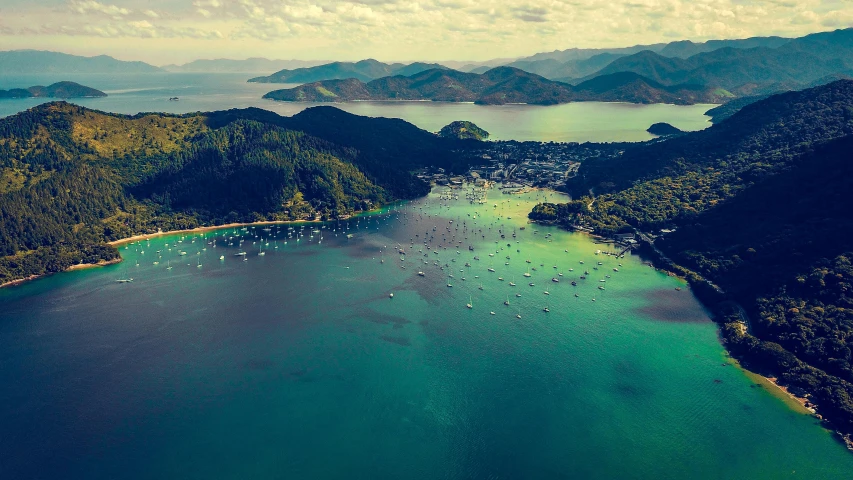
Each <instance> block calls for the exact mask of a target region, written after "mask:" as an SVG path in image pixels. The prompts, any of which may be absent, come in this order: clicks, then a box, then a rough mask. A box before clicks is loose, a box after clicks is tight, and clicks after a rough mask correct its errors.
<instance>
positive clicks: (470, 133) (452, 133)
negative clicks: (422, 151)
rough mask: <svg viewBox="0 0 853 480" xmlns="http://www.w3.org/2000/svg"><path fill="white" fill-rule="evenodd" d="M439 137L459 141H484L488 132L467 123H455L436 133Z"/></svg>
mask: <svg viewBox="0 0 853 480" xmlns="http://www.w3.org/2000/svg"><path fill="white" fill-rule="evenodd" d="M438 136H439V137H444V138H456V139H459V140H485V139H487V138H489V132H487V131H485V130H483V129H482V128H480V127H478V126H477V125H474V123H472V122H468V121H455V122H452V123H450V124H448V125H445V126H444V127H442V129H441V130H439V131H438Z"/></svg>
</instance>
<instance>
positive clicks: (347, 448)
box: [0, 191, 853, 479]
mask: <svg viewBox="0 0 853 480" xmlns="http://www.w3.org/2000/svg"><path fill="white" fill-rule="evenodd" d="M545 195H546V194H544V193H538V194H537V193H531V194H527V195H526V196H523V197H517V196H505V195H500V194H499V193H497V192H495V191H490V192H489V199H488V200H487V202H486V203H485V204H483V205H480V204H475V205H472V204H469V203H468V202H466V201H465V199H464V197H463V198H460V199H459V200H451V201H441V200H440V199H439V196H440V194H439V193H438V192H434V193H433V194H431V195H430V196H429V197H428V198H426V199H423V200H421V201H417V202H413V203H411V204H408V205H406V206H401V207H398V208H396V209H394V210H392V211H391V212H386V213H383V214H380V215H373V216H369V217H361V218H358V219H352V220H349V221H347V222H340V223H331V224H327V225H326V226H325V228H321V227H320V226H316V228H317V229H318V230H319V232H316V233H314V232H312V229H313V228H315V226H305V227H304V230H302V231H303V234H304V236H302V237H300V238H299V241H296V239H295V238H294V237H291V238H288V226H283V227H280V228H276V227H271V230H270V231H269V232H267V231H264V230H262V229H261V227H257V228H254V229H252V228H248V229H247V230H246V231H245V232H242V231H240V230H235V229H229V230H227V231H224V232H223V231H220V232H208V233H206V234H205V237H204V238H201V237H200V236H197V237H193V236H192V235H183V236H181V235H178V236H167V237H160V238H156V239H153V240H151V242H150V244H149V242H142V243H140V244H135V245H128V246H126V247H122V248H121V253H122V256H123V257H124V259H125V261H124V262H123V264H121V265H114V266H110V267H106V268H101V269H93V270H87V271H76V272H71V273H66V274H60V275H56V276H53V277H50V278H46V279H42V280H38V281H36V282H32V283H29V284H26V285H24V286H21V287H16V288H10V289H3V290H2V291H0V384H2V385H3V386H4V388H3V389H2V390H0V406H2V408H0V432H3V434H2V435H0V459H2V462H0V478H63V479H78V478H79V479H100V478H124V479H137V478H138V479H149V478H183V479H195V478H198V479H226V478H321V479H322V478H342V477H346V478H371V479H376V478H413V479H421V478H422V479H435V478H454V479H455V478H459V479H463V478H464V479H469V478H482V479H487V478H488V479H497V478H506V479H517V478H543V479H550V478H554V479H557V478H585V479H614V478H620V479H625V478H627V479H661V478H664V479H666V478H671V479H684V478H691V479H720V478H731V479H741V478H751V479H762V478H767V479H778V478H799V479H836V478H837V479H848V478H850V472H853V456H851V455H850V454H849V453H848V452H847V451H846V450H845V449H844V448H843V447H842V446H841V445H840V444H838V443H837V442H835V441H834V440H833V439H832V438H831V436H830V434H829V433H828V432H826V431H825V430H823V429H822V428H820V427H819V426H818V425H817V422H816V420H815V419H814V418H813V417H809V416H806V415H803V414H801V413H798V412H796V411H793V410H791V409H789V408H788V407H787V406H786V405H785V404H784V403H783V402H782V401H780V400H779V399H778V398H776V397H774V396H773V395H771V394H770V393H769V392H767V391H765V390H764V389H762V388H760V387H757V386H756V385H755V384H754V383H753V382H752V381H750V380H749V379H748V378H747V376H746V375H745V374H744V373H743V372H742V371H741V370H738V369H737V368H736V367H734V366H730V365H728V362H727V359H726V356H725V353H724V350H723V348H722V347H721V345H720V343H719V340H718V336H717V328H716V327H715V325H714V324H713V323H712V322H711V321H710V320H709V319H708V316H707V313H706V312H705V311H704V310H703V308H702V307H701V305H700V304H699V303H698V302H697V301H696V300H695V298H694V297H693V296H692V295H691V294H690V292H689V291H688V290H682V291H676V290H675V288H676V287H682V288H684V287H685V285H683V284H682V283H681V282H680V281H679V280H677V279H674V278H671V277H667V276H666V275H663V274H661V273H659V272H657V271H655V270H654V269H651V268H649V267H648V266H645V265H643V264H642V262H641V261H640V260H639V259H637V258H635V257H631V256H627V257H626V258H623V259H618V258H615V257H613V256H607V255H596V254H595V252H596V250H599V249H601V250H605V251H607V250H610V249H611V248H610V247H608V246H606V245H596V244H595V243H593V242H592V241H591V240H590V238H589V237H587V236H584V235H579V234H571V233H567V232H562V231H559V230H557V229H553V228H549V227H539V226H532V225H526V223H525V214H526V213H527V212H529V211H530V208H531V206H532V204H533V203H534V202H536V201H537V200H542V199H544V196H545ZM547 195H552V194H547ZM549 199H550V200H558V199H559V198H558V197H557V196H555V195H552V196H550V197H549ZM495 204H497V205H498V206H497V207H494V206H493V205H495ZM510 217H511V218H510ZM451 221H452V222H453V223H450V222H451ZM523 226H524V227H526V228H525V230H521V227H523ZM293 228H295V231H296V232H299V231H300V229H302V228H303V227H302V226H300V225H296V226H294V227H293ZM513 233H515V235H516V236H515V237H512V234H513ZM312 235H313V237H312ZM347 235H352V237H351V238H348V237H347ZM500 235H504V237H505V238H501V237H500ZM256 236H257V238H256ZM229 237H233V238H229ZM240 237H242V238H245V239H246V240H245V242H244V243H243V244H242V245H239V244H238V243H237V242H238V241H239V240H238V238H240ZM466 237H467V238H466ZM262 239H263V240H262ZM425 240H426V242H427V244H428V245H429V246H430V249H427V248H426V246H425V245H424V244H423V242H424V241H425ZM214 241H215V247H214V245H213V244H209V243H208V242H214ZM285 241H287V243H286V244H285V243H284V242H285ZM460 241H461V243H456V242H460ZM229 242H230V243H234V245H228V243H229ZM252 242H256V243H254V244H253V243H252ZM267 242H269V245H265V244H266V243H267ZM166 244H168V246H167V245H166ZM398 244H399V245H400V246H401V247H402V249H403V250H404V252H405V254H400V253H398V252H397V251H396V248H395V246H397V245H398ZM507 244H509V245H507ZM469 246H470V247H472V248H473V249H474V250H473V251H471V250H469V249H468V247H469ZM276 247H278V248H276ZM444 247H447V248H446V249H445V248H444ZM262 249H263V251H265V252H266V254H265V255H264V256H259V255H258V254H259V253H260V252H261V251H262ZM157 250H160V252H161V253H160V254H158V253H156V252H157ZM241 251H245V252H246V253H247V260H246V261H242V257H239V256H235V254H236V253H240V252H241ZM435 251H438V253H437V254H436V253H433V252H435ZM457 251H458V253H457ZM179 252H185V253H186V255H180V253H179ZM489 253H493V254H494V256H489ZM475 255H476V256H478V257H479V258H480V260H474V259H473V257H474V256H475ZM220 256H224V260H219V257H220ZM507 256H509V257H510V258H509V259H507V258H506V257H507ZM527 260H530V263H527V262H526V261H527ZM155 261H156V262H158V264H157V265H154V262H155ZM424 261H426V262H427V263H426V264H425V263H424ZM581 261H583V262H584V263H583V264H581V263H580V262H581ZM466 262H468V263H470V264H471V267H465V266H464V264H465V263H466ZM599 262H601V265H598V263H599ZM436 263H437V264H438V265H436ZM506 263H509V265H506ZM137 264H138V266H137ZM620 264H621V265H620ZM198 265H201V266H200V267H199V266H198ZM167 266H171V267H172V268H171V269H167ZM554 266H556V267H557V268H553V267H554ZM403 267H406V268H403ZM441 267H444V269H441ZM489 268H492V269H494V270H495V272H489V270H488V269H489ZM534 268H535V270H533V269H534ZM614 269H617V270H618V271H614ZM585 270H588V271H589V272H590V274H589V275H585V276H586V277H587V279H586V280H580V278H579V277H580V276H581V275H582V274H583V272H584V271H585ZM419 271H422V272H423V273H424V276H419V275H418V272H419ZM527 272H530V274H531V276H530V278H527V277H524V273H527ZM560 273H562V274H563V275H562V276H560V275H559V274H560ZM451 274H452V275H453V277H452V278H451V277H449V275H451ZM608 276H609V278H608ZM129 277H132V278H133V279H134V280H133V282H132V283H125V284H120V283H116V281H115V280H116V279H121V278H129ZM463 277H464V278H465V280H462V278H463ZM477 277H479V278H477ZM498 277H503V279H504V280H503V281H500V280H499V279H498ZM552 278H557V279H558V280H560V282H559V283H557V282H552V281H551V279H552ZM572 280H574V281H576V282H577V283H578V286H577V287H573V286H572V285H571V281H572ZM600 280H605V281H604V282H600ZM509 282H514V283H516V284H517V286H515V287H512V286H510V285H509ZM530 282H532V283H534V286H532V287H531V286H528V283H530ZM448 283H450V284H451V285H453V286H452V287H448V286H447V284H448ZM481 285H482V287H483V289H482V290H480V289H479V288H478V287H479V286H481ZM599 286H602V287H604V290H601V289H599V288H598V287H599ZM545 291H548V292H549V295H545V294H544V292H545ZM391 293H393V294H394V298H393V299H391V298H390V297H389V294H391ZM517 293H518V294H521V295H522V296H521V297H516V296H515V295H516V294H517ZM575 294H577V296H575ZM593 298H594V299H595V301H593ZM507 300H508V301H509V302H510V305H509V306H506V305H504V304H503V303H504V301H507ZM469 302H470V303H471V304H472V307H473V308H470V309H469V308H466V304H467V303H469ZM544 307H548V308H549V309H550V312H548V313H546V312H544V311H543V308H544ZM492 311H493V312H495V315H491V314H490V312H492ZM516 315H521V317H522V318H521V319H519V318H516Z"/></svg>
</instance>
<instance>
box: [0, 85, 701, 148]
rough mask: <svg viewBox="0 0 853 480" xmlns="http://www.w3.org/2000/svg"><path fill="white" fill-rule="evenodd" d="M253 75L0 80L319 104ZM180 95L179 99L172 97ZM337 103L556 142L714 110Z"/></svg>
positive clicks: (253, 103)
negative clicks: (280, 96) (272, 95)
mask: <svg viewBox="0 0 853 480" xmlns="http://www.w3.org/2000/svg"><path fill="white" fill-rule="evenodd" d="M252 76H254V75H253V74H248V73H247V74H199V73H193V74H179V73H172V74H148V75H68V74H66V75H56V74H52V75H51V76H10V75H7V76H2V74H0V89H8V88H16V87H17V88H20V87H28V86H31V85H36V84H42V85H44V84H50V83H53V82H57V81H60V80H71V81H75V82H78V83H80V84H83V85H86V86H90V87H93V88H97V89H99V90H102V91H104V92H106V93H107V94H108V95H109V96H108V97H105V98H89V99H85V98H84V99H74V100H72V102H73V103H76V104H79V105H82V106H85V107H89V108H93V109H96V110H102V111H106V112H113V113H123V114H130V115H133V114H136V113H139V112H152V111H156V112H168V113H188V112H197V111H203V112H207V111H214V110H226V109H229V108H248V107H257V108H263V109H266V110H270V111H273V112H276V113H278V114H281V115H286V116H290V115H294V114H296V113H298V112H300V111H302V110H304V109H305V108H309V107H312V106H317V105H320V104H316V103H289V102H275V101H272V100H264V99H262V98H261V97H263V95H264V94H265V93H267V92H269V91H271V90H275V89H279V88H288V87H292V86H294V85H281V84H258V83H247V82H246V79H248V78H250V77H252ZM172 97H178V98H179V99H180V100H178V101H170V100H169V98H172ZM46 101H51V100H50V99H19V100H3V101H0V117H4V116H8V115H13V114H15V113H18V112H20V111H23V110H26V109H27V108H31V107H33V106H35V105H38V104H40V103H44V102H46ZM323 105H333V106H335V107H337V108H340V109H342V110H345V111H347V112H350V113H354V114H357V115H367V116H373V117H390V118H402V119H403V120H406V121H408V122H411V123H413V124H415V125H417V126H418V127H420V128H423V129H425V130H428V131H431V132H437V131H438V130H440V129H441V127H443V126H445V125H447V124H449V123H450V122H453V121H456V120H469V121H472V122H474V123H475V124H477V125H479V126H480V127H482V128H484V129H486V130H487V131H488V132H490V133H491V137H490V138H491V139H493V140H519V141H527V140H533V141H557V142H623V141H625V142H636V141H644V140H649V139H651V138H653V136H652V135H651V134H649V133H648V132H646V129H647V128H648V127H649V126H650V125H652V124H654V123H658V122H666V123H670V124H672V125H674V126H675V127H678V128H680V129H682V130H686V131H695V130H701V129H703V128H707V127H709V126H710V125H711V124H710V117H708V116H706V115H705V114H704V113H705V112H706V111H707V110H708V109H709V108H711V107H713V105H690V106H677V105H664V104H658V105H634V104H628V103H601V102H580V103H569V104H563V105H553V106H537V105H500V106H483V105H474V104H470V103H469V104H466V103H442V102H352V103H341V104H323Z"/></svg>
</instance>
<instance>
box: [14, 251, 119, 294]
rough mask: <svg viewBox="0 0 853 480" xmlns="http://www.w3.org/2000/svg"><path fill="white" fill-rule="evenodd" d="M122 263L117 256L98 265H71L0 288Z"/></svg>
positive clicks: (18, 280)
mask: <svg viewBox="0 0 853 480" xmlns="http://www.w3.org/2000/svg"><path fill="white" fill-rule="evenodd" d="M123 261H124V259H123V258H121V256H119V257H118V258H115V259H113V260H101V261H99V262H98V263H78V264H76V265H71V266H70V267H68V268H66V269H65V270H62V271H61V272H54V273H43V274H41V275H30V276H29V277H25V278H19V279H17V280H10V281H8V282H6V283H0V288H6V287H14V286H16V285H21V284H23V283H29V282H32V281H33V280H38V279H39V278H44V277H49V276H51V275H56V274H58V273H65V272H73V271H75V270H88V269H91V268H98V267H106V266H107V265H115V264H116V263H121V262H123Z"/></svg>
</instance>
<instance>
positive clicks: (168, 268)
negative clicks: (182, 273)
mask: <svg viewBox="0 0 853 480" xmlns="http://www.w3.org/2000/svg"><path fill="white" fill-rule="evenodd" d="M171 269H172V261H171V260H166V270H171Z"/></svg>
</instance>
